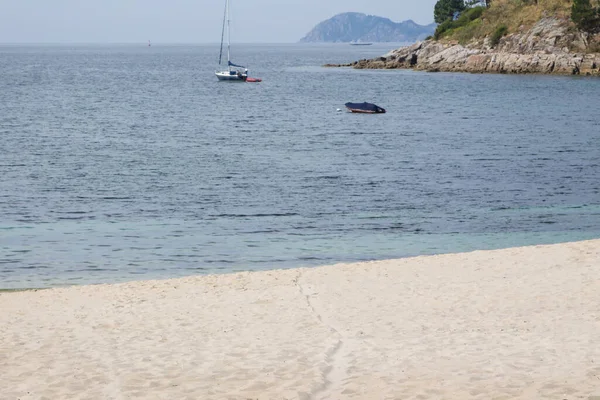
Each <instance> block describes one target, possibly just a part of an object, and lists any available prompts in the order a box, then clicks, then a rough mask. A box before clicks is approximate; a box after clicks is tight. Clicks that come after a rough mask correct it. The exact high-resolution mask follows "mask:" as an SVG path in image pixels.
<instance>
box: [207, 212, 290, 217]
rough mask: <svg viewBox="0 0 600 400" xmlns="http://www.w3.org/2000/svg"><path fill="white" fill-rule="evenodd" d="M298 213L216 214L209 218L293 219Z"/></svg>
mask: <svg viewBox="0 0 600 400" xmlns="http://www.w3.org/2000/svg"><path fill="white" fill-rule="evenodd" d="M297 215H299V214H298V213H273V214H216V215H211V217H217V218H261V217H294V216H297Z"/></svg>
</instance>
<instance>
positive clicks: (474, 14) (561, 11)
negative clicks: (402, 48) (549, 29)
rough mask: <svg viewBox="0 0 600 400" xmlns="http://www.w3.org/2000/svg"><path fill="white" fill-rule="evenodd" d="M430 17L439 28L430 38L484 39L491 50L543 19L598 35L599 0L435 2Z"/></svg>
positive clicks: (459, 40)
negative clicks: (546, 18) (558, 20)
mask: <svg viewBox="0 0 600 400" xmlns="http://www.w3.org/2000/svg"><path fill="white" fill-rule="evenodd" d="M434 16H435V19H436V22H438V23H439V25H438V27H437V29H436V32H435V34H434V36H433V38H434V39H435V40H440V41H447V42H458V43H460V44H467V43H469V42H471V41H474V40H479V39H482V38H485V37H488V38H490V45H491V46H492V47H493V46H494V45H496V44H497V43H498V41H499V40H500V38H501V37H502V36H504V35H506V34H510V33H515V32H519V31H523V30H526V29H530V28H531V27H532V26H534V25H535V24H536V23H537V22H538V21H539V20H541V19H542V18H544V17H555V18H559V19H562V20H565V21H566V22H567V23H569V24H571V25H572V29H574V30H579V31H581V32H583V33H585V34H596V33H599V32H600V1H599V0H493V1H490V0H488V1H484V2H479V1H477V2H474V1H469V0H467V1H464V0H438V2H437V3H436V5H435V9H434Z"/></svg>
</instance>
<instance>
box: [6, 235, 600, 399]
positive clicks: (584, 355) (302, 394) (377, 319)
mask: <svg viewBox="0 0 600 400" xmlns="http://www.w3.org/2000/svg"><path fill="white" fill-rule="evenodd" d="M598 304H600V239H595V240H587V241H581V242H569V243H562V244H554V245H536V246H528V247H514V248H509V249H503V250H485V251H481V250H478V251H473V252H469V253H456V254H446V255H437V256H419V257H413V258H405V259H397V260H387V261H372V262H363V263H353V264H336V265H331V266H324V267H315V268H301V269H288V270H271V271H257V272H241V273H235V274H227V275H207V276H196V277H189V278H177V279H169V280H157V281H136V282H128V283H120V284H101V285H91V286H71V287H66V288H54V289H49V290H39V291H23V292H12V293H6V292H5V293H0V309H2V310H3V312H2V313H0V337H1V338H2V339H0V354H2V355H3V356H4V357H0V375H2V376H3V381H4V382H5V385H3V387H1V388H0V397H1V398H4V397H6V398H19V397H20V398H23V399H33V398H41V397H47V398H72V397H81V398H88V399H96V398H97V399H101V398H148V397H150V396H155V397H164V398H203V399H222V398H240V399H245V398H253V399H261V400H262V399H282V398H286V399H325V398H335V399H372V398H380V397H386V398H417V397H424V398H500V397H502V398H519V399H530V398H540V397H549V398H568V399H571V398H573V399H574V398H584V399H588V398H589V399H591V398H592V397H593V396H600V385H599V384H598V382H600V363H598V362H597V361H598V360H600V337H599V336H598V335H597V332H598V330H600V319H599V318H598V310H597V305H598Z"/></svg>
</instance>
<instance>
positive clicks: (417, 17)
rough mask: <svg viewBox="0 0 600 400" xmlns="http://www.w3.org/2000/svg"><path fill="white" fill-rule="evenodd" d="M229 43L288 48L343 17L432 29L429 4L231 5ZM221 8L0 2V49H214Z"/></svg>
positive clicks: (250, 1) (314, 0) (165, 2)
mask: <svg viewBox="0 0 600 400" xmlns="http://www.w3.org/2000/svg"><path fill="white" fill-rule="evenodd" d="M230 2H231V26H232V28H231V35H232V41H235V42H238V43H294V42H297V41H298V40H300V38H301V37H303V36H304V35H305V34H306V33H308V32H309V31H310V30H311V29H312V28H313V27H314V26H315V25H316V24H318V23H319V22H321V21H323V20H326V19H328V18H330V17H332V16H334V15H336V14H339V13H342V12H349V11H354V12H362V13H365V14H371V15H377V16H381V17H386V18H389V19H391V20H392V21H395V22H401V21H405V20H407V19H412V20H413V21H415V22H417V23H419V24H429V23H431V22H433V6H434V4H435V2H436V0H377V1H365V0H230ZM224 6H225V0H0V43H138V42H146V41H148V40H152V42H154V43H216V42H219V41H220V40H221V24H222V18H223V10H224Z"/></svg>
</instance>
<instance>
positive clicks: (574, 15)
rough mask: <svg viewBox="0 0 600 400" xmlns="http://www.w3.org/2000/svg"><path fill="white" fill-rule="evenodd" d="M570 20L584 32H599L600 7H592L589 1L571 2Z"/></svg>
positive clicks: (575, 0) (577, 0)
mask: <svg viewBox="0 0 600 400" xmlns="http://www.w3.org/2000/svg"><path fill="white" fill-rule="evenodd" d="M571 19H572V20H573V22H575V25H577V27H578V28H579V29H580V30H582V31H584V32H588V33H598V32H600V7H592V5H591V4H590V0H573V6H572V7H571Z"/></svg>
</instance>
